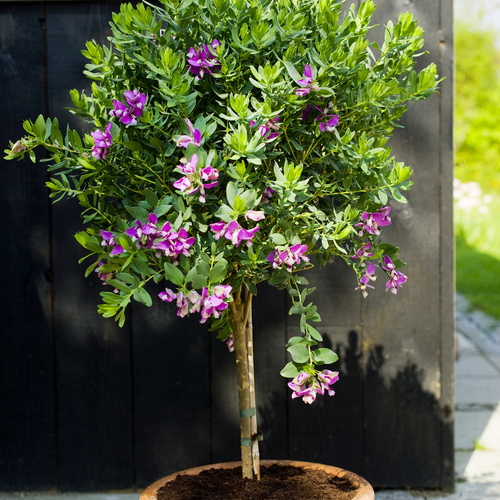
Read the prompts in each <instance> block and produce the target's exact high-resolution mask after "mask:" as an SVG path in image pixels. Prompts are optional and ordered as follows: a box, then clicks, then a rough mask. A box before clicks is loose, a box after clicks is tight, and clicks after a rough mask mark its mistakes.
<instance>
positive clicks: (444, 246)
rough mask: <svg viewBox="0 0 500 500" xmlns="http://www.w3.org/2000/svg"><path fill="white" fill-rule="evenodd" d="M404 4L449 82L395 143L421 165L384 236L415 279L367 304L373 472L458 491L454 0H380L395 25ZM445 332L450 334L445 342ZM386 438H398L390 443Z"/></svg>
mask: <svg viewBox="0 0 500 500" xmlns="http://www.w3.org/2000/svg"><path fill="white" fill-rule="evenodd" d="M445 5H446V7H447V9H446V11H444V10H442V9H443V8H444V6H445ZM406 10H409V11H411V12H412V13H413V14H414V16H415V18H416V19H417V20H418V22H419V24H420V25H421V26H422V27H423V28H424V30H425V33H426V37H425V42H426V43H425V47H424V48H425V49H426V50H428V51H429V55H427V56H422V57H421V58H420V59H419V60H418V67H424V66H425V65H427V64H429V63H430V62H435V63H436V64H437V66H438V73H439V74H440V75H442V76H447V77H448V78H447V80H446V81H445V82H443V83H442V85H441V91H440V94H438V95H434V96H432V97H431V98H429V99H427V100H425V101H423V102H417V103H412V104H411V105H410V107H409V110H408V112H407V114H406V115H405V117H404V119H403V122H402V123H403V126H404V127H405V128H403V129H400V130H398V131H397V133H396V134H395V139H394V140H393V141H392V145H393V152H394V154H395V156H396V158H401V159H403V160H404V161H405V162H406V163H407V164H408V165H411V166H413V167H414V176H413V180H414V183H415V184H414V186H413V188H412V190H411V191H410V192H409V195H408V200H409V203H408V205H398V206H394V208H393V214H394V217H393V219H394V221H395V223H394V224H393V225H392V226H391V227H390V228H387V229H388V230H387V231H384V237H386V238H387V239H388V240H389V241H391V242H393V243H394V244H396V245H398V246H400V247H401V258H402V260H404V261H406V262H407V263H408V265H407V267H406V268H405V271H404V272H405V273H406V274H407V275H408V282H407V284H406V285H405V286H404V288H403V290H402V293H400V294H398V297H397V300H394V299H395V297H392V296H391V295H390V294H386V293H385V292H383V291H382V290H380V289H381V288H382V287H381V286H380V285H379V287H378V288H379V289H378V290H377V291H376V292H375V293H373V294H371V297H370V298H369V299H368V300H366V301H364V317H365V326H364V329H365V342H366V344H365V349H366V351H367V352H365V370H366V384H365V390H366V392H365V408H366V414H365V425H366V437H365V441H366V449H365V458H366V460H367V463H366V475H367V477H369V478H370V479H374V478H377V484H379V485H381V486H387V487H391V486H397V484H396V483H395V478H396V477H397V478H398V480H397V481H398V483H400V482H401V481H403V485H405V484H406V485H412V486H414V487H422V488H433V487H439V486H446V487H451V486H452V482H453V479H452V472H451V471H452V469H453V466H452V462H453V458H452V457H453V443H452V441H451V440H450V439H449V435H450V434H452V422H453V399H452V398H453V396H452V395H453V386H452V384H451V380H450V378H449V377H448V378H447V375H446V374H447V373H452V372H453V362H454V348H453V340H452V339H453V303H452V301H453V291H452V287H453V240H452V237H451V233H450V230H451V226H452V221H451V207H452V179H451V176H452V163H451V162H452V156H451V144H452V143H451V138H450V135H449V134H448V135H447V142H443V133H445V134H446V133H447V131H448V130H451V128H452V78H451V77H452V74H451V73H450V72H449V70H450V66H451V47H452V40H451V31H450V27H451V26H450V25H449V24H446V23H447V21H446V17H450V18H451V2H447V1H442V2H435V1H434V0H424V1H421V2H411V3H410V4H408V2H406V1H403V0H401V1H394V2H392V1H391V2H387V1H386V2H379V3H378V8H377V11H376V15H375V17H374V19H375V20H376V21H379V23H380V24H382V23H383V22H385V20H387V19H392V20H393V21H394V22H395V21H397V18H398V13H399V12H401V11H406ZM445 12H446V14H445V17H443V15H442V14H443V13H445ZM381 35H382V33H380V35H379V36H381ZM441 214H446V215H441ZM443 233H446V234H447V235H448V239H447V240H446V241H443V239H442V234H443ZM443 338H448V339H450V340H449V341H448V344H447V345H446V346H443V344H442V342H443ZM443 347H444V348H443ZM381 401H383V404H382V405H381ZM385 443H391V446H390V449H386V446H387V445H386V444H385ZM450 460H451V464H450ZM450 465H451V469H450ZM444 469H446V472H444ZM444 476H447V480H446V481H445V480H444V479H443V478H444Z"/></svg>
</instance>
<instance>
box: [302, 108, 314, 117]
mask: <svg viewBox="0 0 500 500" xmlns="http://www.w3.org/2000/svg"><path fill="white" fill-rule="evenodd" d="M312 110H313V107H312V106H311V105H310V104H308V105H307V106H306V107H305V108H304V110H303V111H302V120H303V121H306V120H307V118H308V116H309V114H310V113H311V111H312Z"/></svg>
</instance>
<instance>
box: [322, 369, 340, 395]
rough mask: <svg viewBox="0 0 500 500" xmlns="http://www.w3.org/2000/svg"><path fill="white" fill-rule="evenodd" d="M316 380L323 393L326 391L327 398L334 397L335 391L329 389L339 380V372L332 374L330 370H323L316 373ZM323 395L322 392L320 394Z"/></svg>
mask: <svg viewBox="0 0 500 500" xmlns="http://www.w3.org/2000/svg"><path fill="white" fill-rule="evenodd" d="M318 379H319V382H320V384H321V388H322V390H323V391H327V392H328V395H329V396H334V395H335V391H334V390H333V389H332V388H331V387H330V386H331V385H333V384H334V383H335V382H337V380H338V379H339V372H332V371H330V370H323V371H322V372H319V373H318ZM321 394H323V392H322V393H321Z"/></svg>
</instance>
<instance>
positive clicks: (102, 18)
mask: <svg viewBox="0 0 500 500" xmlns="http://www.w3.org/2000/svg"><path fill="white" fill-rule="evenodd" d="M118 8H119V3H118V2H115V3H114V4H103V3H88V4H87V3H73V4H71V5H70V6H68V4H64V3H50V4H47V5H46V7H45V19H46V21H45V26H46V43H47V56H46V59H47V86H48V92H47V97H48V105H49V106H48V108H49V109H48V111H49V115H50V116H58V117H60V119H61V120H64V121H66V120H67V121H69V122H70V123H71V124H72V126H74V127H75V128H77V129H78V130H79V131H81V130H82V126H83V125H82V123H81V121H80V120H76V119H74V118H73V117H72V116H71V115H70V114H69V113H68V112H66V113H64V112H61V111H62V110H63V109H64V107H67V106H71V105H72V103H71V100H70V98H69V94H68V91H69V90H70V89H72V88H77V89H81V88H88V87H89V82H88V80H87V79H86V78H85V77H84V76H83V74H82V69H83V65H84V64H85V62H86V60H85V58H84V57H83V55H82V54H81V50H82V49H83V48H84V47H85V42H86V40H90V39H96V40H97V41H99V42H101V43H105V42H106V36H108V35H109V34H110V32H109V25H108V22H109V19H110V17H111V13H112V12H113V11H115V10H116V9H118ZM78 208H79V207H78V206H77V205H76V203H75V202H74V200H67V201H64V202H61V203H56V204H55V205H54V206H53V207H52V219H53V223H52V228H53V242H52V252H53V267H54V327H55V349H56V359H57V372H56V376H57V386H56V390H57V394H58V398H57V430H58V456H59V487H60V489H61V490H63V491H79V490H87V491H92V490H97V489H118V488H123V486H124V485H127V486H129V485H131V484H133V474H134V466H133V421H132V412H131V408H132V392H131V386H132V380H131V366H130V358H131V350H130V335H131V332H130V327H129V325H126V327H125V328H123V329H119V328H118V327H117V326H116V325H115V323H114V322H113V321H105V320H104V319H103V318H102V317H100V316H98V315H97V313H96V302H97V300H98V292H99V289H100V287H101V286H102V285H101V283H100V282H99V280H98V279H95V280H85V279H84V277H83V273H84V271H85V268H86V267H87V266H86V265H85V264H82V265H79V264H78V259H79V258H81V257H82V256H83V255H84V252H83V249H81V247H80V246H79V245H78V243H77V242H76V240H75V239H74V238H73V235H74V234H75V232H77V231H79V230H82V229H83V227H82V224H81V221H80V218H79V210H78ZM83 429H84V430H85V431H84V432H82V431H81V430H83Z"/></svg>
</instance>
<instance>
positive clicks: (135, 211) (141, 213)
mask: <svg viewBox="0 0 500 500" xmlns="http://www.w3.org/2000/svg"><path fill="white" fill-rule="evenodd" d="M127 212H128V213H129V214H130V215H131V216H132V217H133V218H134V219H139V220H146V219H147V218H148V217H149V212H148V211H147V210H146V209H145V208H142V207H127Z"/></svg>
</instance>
